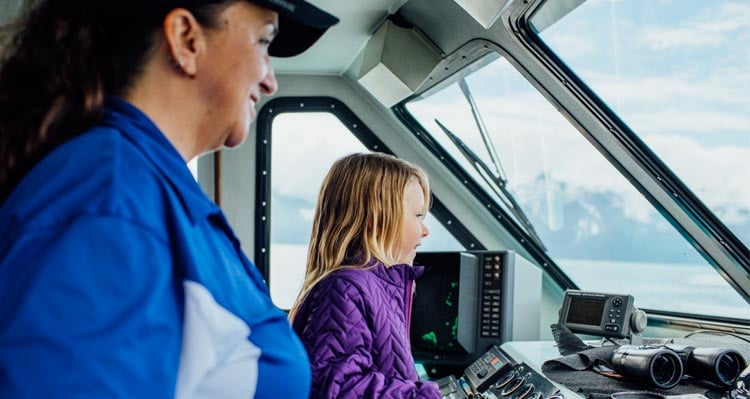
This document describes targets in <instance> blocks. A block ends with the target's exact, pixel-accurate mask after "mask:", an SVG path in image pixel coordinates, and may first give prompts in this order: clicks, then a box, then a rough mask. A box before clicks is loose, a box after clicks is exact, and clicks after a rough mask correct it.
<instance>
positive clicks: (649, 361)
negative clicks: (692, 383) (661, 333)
mask: <svg viewBox="0 0 750 399" xmlns="http://www.w3.org/2000/svg"><path fill="white" fill-rule="evenodd" d="M611 364H612V368H613V369H614V370H615V371H616V372H618V373H619V374H621V375H622V376H624V377H626V378H631V379H635V380H638V381H643V382H646V383H648V384H650V385H653V386H655V387H658V388H661V389H669V388H672V387H673V386H675V385H677V384H678V383H679V382H680V380H681V379H682V376H683V375H689V376H691V377H693V378H695V379H698V380H706V381H710V382H712V383H714V384H718V385H721V386H723V387H728V386H731V385H732V383H733V382H734V380H735V379H737V377H738V376H739V375H740V373H741V372H742V369H744V368H745V359H744V358H743V357H742V355H741V354H740V353H739V352H737V351H736V350H734V349H725V348H694V347H692V346H682V345H663V346H637V345H623V346H621V347H619V348H617V349H616V350H615V352H614V353H613V354H612V359H611Z"/></svg>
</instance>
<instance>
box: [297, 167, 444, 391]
mask: <svg viewBox="0 0 750 399" xmlns="http://www.w3.org/2000/svg"><path fill="white" fill-rule="evenodd" d="M429 192H430V190H429V185H428V182H427V175H426V174H425V172H424V171H423V170H422V169H420V168H419V167H417V166H414V165H412V164H410V163H408V162H406V161H403V160H400V159H397V158H395V157H393V156H390V155H385V154H381V153H369V154H352V155H349V156H347V157H344V158H342V159H340V160H338V161H336V162H335V163H334V164H333V166H332V167H331V170H330V171H329V172H328V175H327V176H326V178H325V180H324V181H323V186H322V188H321V190H320V195H319V197H318V205H317V208H316V210H315V219H314V222H313V229H312V238H311V241H310V249H309V251H308V256H307V271H306V276H305V281H304V284H303V286H302V290H301V292H300V294H299V296H298V298H297V302H296V303H295V306H294V307H293V308H292V310H291V312H290V315H289V318H290V319H291V320H292V321H293V327H294V330H295V331H296V332H297V334H299V336H300V337H301V338H302V342H303V343H304V345H305V348H306V349H307V352H308V354H309V356H310V362H311V364H312V370H313V371H312V372H313V386H312V397H314V398H436V399H439V398H440V397H441V395H440V391H439V390H438V387H437V385H436V384H435V383H432V382H422V381H418V377H417V372H416V369H415V367H414V360H413V358H412V355H411V350H410V343H409V319H410V315H411V303H412V293H413V290H414V281H415V279H416V278H417V277H419V275H420V274H422V268H421V267H419V266H416V267H415V266H412V262H413V261H414V257H415V255H416V250H417V247H418V246H419V245H420V242H421V240H422V238H423V237H426V236H427V234H428V231H427V228H426V227H425V225H424V216H425V213H426V212H427V208H428V206H429V198H430V197H429Z"/></svg>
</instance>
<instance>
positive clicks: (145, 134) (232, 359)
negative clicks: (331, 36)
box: [0, 0, 337, 398]
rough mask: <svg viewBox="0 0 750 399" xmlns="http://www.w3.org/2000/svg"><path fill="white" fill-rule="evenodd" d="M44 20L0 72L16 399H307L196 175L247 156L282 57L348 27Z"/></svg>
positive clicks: (278, 0) (282, 5) (273, 9)
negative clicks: (194, 170)
mask: <svg viewBox="0 0 750 399" xmlns="http://www.w3.org/2000/svg"><path fill="white" fill-rule="evenodd" d="M36 3H37V4H36V5H35V6H34V7H33V8H31V10H30V11H29V12H28V13H27V14H26V15H25V17H24V18H23V19H22V20H21V21H20V22H19V24H18V25H17V26H18V30H17V31H16V32H15V34H14V36H13V37H12V38H11V39H10V40H4V41H3V42H4V44H5V46H4V48H3V57H2V64H1V65H0V254H2V255H1V257H0V292H2V296H3V301H2V304H0V397H3V398H6V397H7V398H9V397H13V398H23V397H33V398H39V397H109V398H114V397H117V398H146V397H149V398H156V397H159V398H168V397H179V398H197V397H201V398H203V397H205V398H219V397H221V398H234V397H242V398H248V397H253V396H255V397H259V398H279V397H285V398H303V397H307V396H308V393H309V381H310V379H309V378H310V377H309V366H308V364H307V359H306V357H305V353H304V350H303V349H302V347H301V345H300V343H299V340H298V339H297V338H296V337H295V336H294V334H293V332H292V331H291V328H290V326H289V324H288V322H287V320H286V318H285V315H284V313H283V312H281V311H280V310H279V309H277V308H276V307H275V306H273V304H272V303H271V300H270V298H269V295H268V290H267V287H266V285H265V283H264V281H263V280H262V278H261V276H260V275H259V274H258V272H257V270H256V268H255V267H254V265H253V264H252V263H251V262H250V261H249V260H248V259H247V258H246V257H245V255H244V254H243V253H242V251H241V249H240V245H239V242H238V241H237V238H236V237H235V235H234V234H233V232H232V230H231V228H230V227H229V225H228V224H227V221H226V219H225V218H224V216H223V214H222V212H221V210H220V209H219V208H218V207H217V206H216V205H215V204H214V203H212V202H211V201H210V200H209V199H208V198H207V197H206V196H205V195H204V194H203V193H202V192H201V190H200V188H199V186H198V185H197V184H196V182H195V180H194V179H193V178H192V176H191V174H190V172H189V170H188V168H187V166H186V162H187V161H189V160H191V159H193V158H194V157H196V156H197V155H199V154H201V153H204V152H207V151H211V150H215V149H217V148H220V147H221V146H228V147H233V146H236V145H239V144H240V143H241V142H242V141H243V140H244V139H245V136H246V134H247V129H248V126H249V123H250V121H251V120H252V118H253V117H254V116H255V109H254V108H255V106H256V104H257V103H258V101H259V100H260V96H261V95H271V94H273V92H274V91H275V90H276V79H275V77H274V73H273V70H272V68H271V65H270V61H269V55H279V56H291V55H296V54H298V53H300V52H302V51H304V50H305V49H306V48H307V47H309V46H310V45H311V44H312V43H313V42H314V41H315V40H316V39H317V38H318V37H319V36H320V35H322V34H323V32H325V30H326V28H328V27H329V26H331V25H333V24H334V23H336V22H337V20H336V18H335V17H333V16H331V15H329V14H327V13H325V12H323V11H321V10H319V9H317V8H315V7H313V6H311V5H309V4H307V3H305V2H303V1H302V0H299V1H297V0H245V1H242V0H171V1H170V0H128V1H124V0H117V1H114V0H110V1H99V0H66V1H58V0H48V1H41V2H36ZM285 32H287V33H285ZM277 33H278V34H277ZM290 380H291V381H296V383H294V384H290V383H288V381H290Z"/></svg>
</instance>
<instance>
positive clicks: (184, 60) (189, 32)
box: [163, 8, 205, 78]
mask: <svg viewBox="0 0 750 399" xmlns="http://www.w3.org/2000/svg"><path fill="white" fill-rule="evenodd" d="M163 29H164V37H165V40H166V45H167V51H168V52H169V55H170V56H171V57H172V60H173V63H174V64H175V66H176V67H177V68H178V69H179V70H181V71H182V73H184V74H185V75H186V76H188V77H191V78H194V77H195V75H196V74H197V73H198V62H197V60H198V57H199V55H200V53H201V52H202V51H203V47H204V45H205V39H204V37H203V35H204V31H203V28H202V27H201V25H200V24H199V23H198V20H197V19H195V16H193V14H192V13H191V12H190V11H188V10H186V9H184V8H175V9H174V10H172V11H170V12H169V14H167V16H166V17H164V27H163Z"/></svg>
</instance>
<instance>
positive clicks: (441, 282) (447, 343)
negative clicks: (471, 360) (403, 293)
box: [410, 266, 467, 354]
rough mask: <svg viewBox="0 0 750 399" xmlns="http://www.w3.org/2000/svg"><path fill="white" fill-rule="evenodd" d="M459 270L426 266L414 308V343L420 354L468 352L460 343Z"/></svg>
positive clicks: (418, 283) (419, 280) (413, 347)
mask: <svg viewBox="0 0 750 399" xmlns="http://www.w3.org/2000/svg"><path fill="white" fill-rule="evenodd" d="M459 272H460V270H459V269H458V268H453V267H437V266H425V272H424V274H423V275H422V277H420V278H419V279H418V280H417V291H416V294H415V295H414V304H413V307H412V324H411V335H410V338H411V344H412V349H413V350H414V351H418V352H440V353H456V354H465V353H467V352H466V351H465V350H464V349H463V348H462V347H461V345H459V343H458V339H457V334H458V303H459V299H460V298H459V278H460V276H459Z"/></svg>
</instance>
